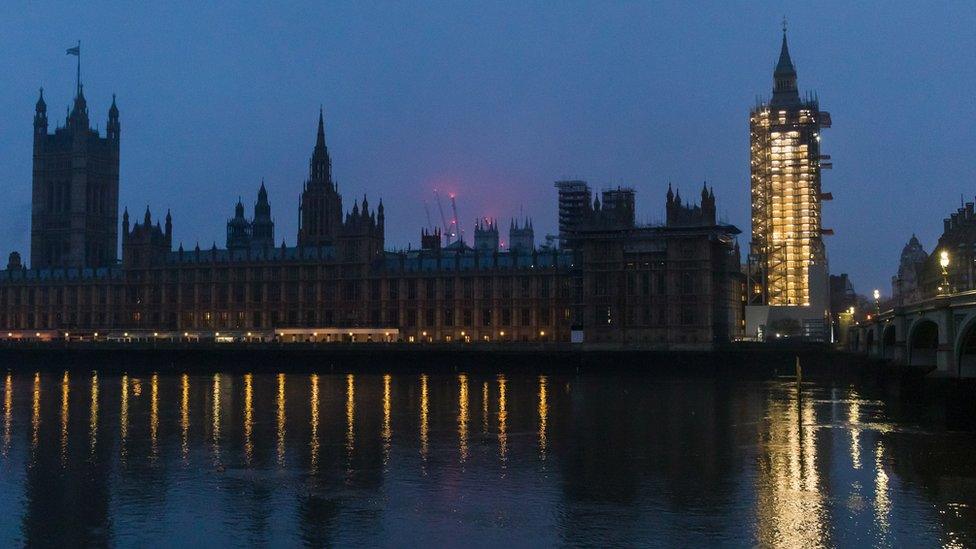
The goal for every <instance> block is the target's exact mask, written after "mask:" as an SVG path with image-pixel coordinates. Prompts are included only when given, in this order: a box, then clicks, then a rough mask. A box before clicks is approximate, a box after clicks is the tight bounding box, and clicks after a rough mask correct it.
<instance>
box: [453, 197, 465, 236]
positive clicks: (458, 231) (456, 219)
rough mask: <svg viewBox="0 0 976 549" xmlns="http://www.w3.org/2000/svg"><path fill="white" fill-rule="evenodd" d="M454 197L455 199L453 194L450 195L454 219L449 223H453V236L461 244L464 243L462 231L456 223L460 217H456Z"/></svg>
mask: <svg viewBox="0 0 976 549" xmlns="http://www.w3.org/2000/svg"><path fill="white" fill-rule="evenodd" d="M454 197H455V194H454V193H451V210H452V211H453V212H454V219H452V220H451V223H454V230H455V236H456V237H457V239H458V240H460V241H461V243H462V244H463V243H464V229H463V228H461V225H460V224H459V223H458V219H460V217H458V213H457V201H456V200H455V199H454Z"/></svg>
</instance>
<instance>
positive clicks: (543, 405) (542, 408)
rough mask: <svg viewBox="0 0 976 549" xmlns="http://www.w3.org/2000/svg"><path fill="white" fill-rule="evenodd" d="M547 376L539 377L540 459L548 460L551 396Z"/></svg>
mask: <svg viewBox="0 0 976 549" xmlns="http://www.w3.org/2000/svg"><path fill="white" fill-rule="evenodd" d="M547 382H548V380H547V379H546V376H539V457H540V458H542V459H543V460H544V459H546V443H547V441H546V429H547V427H548V422H549V395H548V391H547Z"/></svg>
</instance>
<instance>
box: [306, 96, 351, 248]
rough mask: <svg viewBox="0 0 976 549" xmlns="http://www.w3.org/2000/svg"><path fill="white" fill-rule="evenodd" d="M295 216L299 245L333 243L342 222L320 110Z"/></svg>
mask: <svg viewBox="0 0 976 549" xmlns="http://www.w3.org/2000/svg"><path fill="white" fill-rule="evenodd" d="M298 217H299V225H298V245H299V246H331V245H333V244H335V243H336V241H337V239H338V236H339V231H340V228H341V225H342V197H341V196H339V187H338V185H337V184H336V183H335V181H333V179H332V159H331V158H329V149H328V148H327V147H326V146H325V120H324V117H323V115H322V111H321V110H320V111H319V130H318V135H317V137H316V140H315V149H314V150H313V151H312V159H311V161H309V173H308V181H306V182H305V187H304V189H303V190H302V197H301V201H300V203H299V206H298Z"/></svg>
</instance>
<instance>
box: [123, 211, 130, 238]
mask: <svg viewBox="0 0 976 549" xmlns="http://www.w3.org/2000/svg"><path fill="white" fill-rule="evenodd" d="M128 236H129V208H126V209H125V210H124V211H123V212H122V243H123V244H124V243H125V239H126V238H127V237H128Z"/></svg>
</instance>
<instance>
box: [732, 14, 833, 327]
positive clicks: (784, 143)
mask: <svg viewBox="0 0 976 549" xmlns="http://www.w3.org/2000/svg"><path fill="white" fill-rule="evenodd" d="M773 80H774V84H773V95H772V99H771V100H770V101H769V102H760V103H759V104H758V105H757V106H756V107H755V108H754V109H753V110H752V112H751V114H750V119H749V125H750V145H751V148H750V155H751V192H752V243H751V250H750V255H749V263H750V264H749V274H750V283H749V286H750V287H749V292H750V300H749V301H750V304H752V305H760V306H770V307H791V308H796V307H802V308H809V309H807V310H803V311H800V310H794V311H792V312H789V313H786V314H788V315H789V316H791V317H793V318H796V319H802V320H804V322H803V325H804V332H805V333H806V335H812V332H815V331H817V330H819V329H820V328H821V327H822V325H821V326H817V323H818V320H817V319H820V320H819V322H822V318H823V315H822V314H820V313H821V312H822V311H821V309H823V310H825V309H826V298H827V254H826V251H825V249H824V244H823V239H822V235H823V234H824V233H825V231H824V229H823V227H822V225H821V221H822V208H821V205H822V202H823V200H825V199H829V198H830V196H829V194H825V193H823V192H822V190H821V183H820V176H821V170H823V169H825V168H830V167H831V165H830V163H829V157H827V156H825V155H821V152H820V132H821V129H822V128H826V127H830V115H829V113H826V112H823V111H821V110H820V106H819V102H818V100H817V99H816V98H815V97H813V96H808V97H806V98H802V99H801V97H800V93H799V90H798V88H797V75H796V68H795V67H794V65H793V61H792V59H791V58H790V52H789V48H788V46H787V42H786V31H785V29H784V31H783V43H782V48H781V50H780V55H779V61H778V63H777V64H776V69H775V71H774V73H773ZM767 312H768V311H767ZM774 316H775V315H774ZM801 317H802V318H801Z"/></svg>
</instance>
